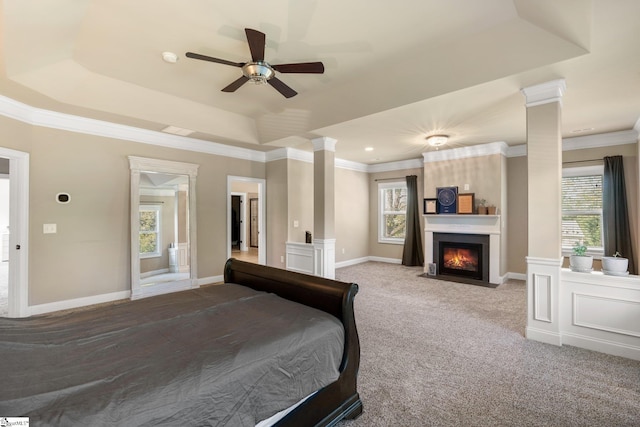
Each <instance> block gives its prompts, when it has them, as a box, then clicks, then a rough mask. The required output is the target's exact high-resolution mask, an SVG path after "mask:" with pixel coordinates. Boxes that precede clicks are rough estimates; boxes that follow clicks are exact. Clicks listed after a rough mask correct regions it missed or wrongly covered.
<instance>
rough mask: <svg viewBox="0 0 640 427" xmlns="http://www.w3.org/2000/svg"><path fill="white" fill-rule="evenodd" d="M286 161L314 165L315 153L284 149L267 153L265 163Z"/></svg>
mask: <svg viewBox="0 0 640 427" xmlns="http://www.w3.org/2000/svg"><path fill="white" fill-rule="evenodd" d="M285 159H287V160H299V161H301V162H306V163H313V153H310V152H309V151H303V150H298V149H295V148H290V147H282V148H278V149H276V150H271V151H268V152H266V153H265V162H274V161H276V160H285Z"/></svg>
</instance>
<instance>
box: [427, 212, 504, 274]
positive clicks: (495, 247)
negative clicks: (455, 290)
mask: <svg viewBox="0 0 640 427" xmlns="http://www.w3.org/2000/svg"><path fill="white" fill-rule="evenodd" d="M500 219H501V218H500V215H424V224H425V234H424V237H425V238H424V261H425V273H428V270H429V264H431V263H436V264H439V260H438V257H439V253H438V251H437V250H434V243H433V239H434V234H437V233H444V234H449V235H452V236H455V235H480V236H484V238H486V239H488V241H489V243H488V245H487V246H483V248H482V250H483V257H484V258H485V259H486V262H487V263H488V268H485V266H484V265H483V267H482V268H483V278H482V280H481V281H482V282H483V283H484V285H485V286H486V285H491V286H494V285H495V286H497V285H500V284H502V282H503V277H502V276H501V275H500V271H501V270H500V260H501V231H502V226H501V220H500ZM467 238H468V237H464V238H463V239H467ZM487 254H488V256H487ZM438 267H439V268H438V271H437V274H440V265H438ZM442 278H443V279H444V278H445V277H442ZM446 279H447V280H454V279H452V278H449V277H447V278H446ZM471 280H477V283H474V284H480V283H479V282H480V280H478V279H471Z"/></svg>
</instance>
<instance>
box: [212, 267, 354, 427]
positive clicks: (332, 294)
mask: <svg viewBox="0 0 640 427" xmlns="http://www.w3.org/2000/svg"><path fill="white" fill-rule="evenodd" d="M224 281H225V282H226V283H236V284H239V285H243V286H247V287H250V288H252V289H255V290H258V291H264V292H271V293H274V294H276V295H278V296H280V297H281V298H285V299H288V300H291V301H295V302H297V303H300V304H304V305H307V306H310V307H313V308H316V309H319V310H322V311H325V312H327V313H329V314H331V315H333V316H335V317H337V318H338V319H340V321H341V322H342V324H343V326H344V332H345V341H344V353H343V355H342V363H341V364H340V376H339V378H338V379H337V380H336V381H335V382H333V383H331V384H329V385H328V386H326V387H324V388H323V389H321V390H319V391H318V392H317V393H316V394H314V395H313V396H312V397H311V398H309V399H307V400H306V401H305V402H304V403H303V404H301V405H300V406H298V407H297V408H296V409H294V410H293V411H291V412H290V413H289V414H288V415H287V416H286V417H284V418H283V419H281V420H280V421H279V422H278V423H277V424H276V425H277V426H279V427H288V426H296V427H301V426H332V425H335V424H337V423H338V422H339V421H340V420H342V419H345V418H346V419H351V418H355V417H357V416H358V415H360V414H361V413H362V402H361V401H360V396H359V395H358V390H357V376H358V369H359V366H360V341H359V338H358V331H357V329H356V322H355V317H354V312H353V300H354V298H355V296H356V294H357V292H358V285H356V284H355V283H345V282H339V281H337V280H331V279H326V278H324V277H317V276H310V275H306V274H301V273H296V272H292V271H286V270H282V269H279V268H274V267H267V266H264V265H258V264H251V263H248V262H244V261H239V260H236V259H234V258H231V259H229V260H228V261H227V262H226V264H225V268H224Z"/></svg>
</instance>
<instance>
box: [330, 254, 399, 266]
mask: <svg viewBox="0 0 640 427" xmlns="http://www.w3.org/2000/svg"><path fill="white" fill-rule="evenodd" d="M369 261H375V262H386V263H389V264H402V260H401V259H396V258H382V257H378V256H365V257H362V258H354V259H348V260H346V261H340V262H336V268H342V267H349V266H350V265H357V264H362V263H365V262H369Z"/></svg>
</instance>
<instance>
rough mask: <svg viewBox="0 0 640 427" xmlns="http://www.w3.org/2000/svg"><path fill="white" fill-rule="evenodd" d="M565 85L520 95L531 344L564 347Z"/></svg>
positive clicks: (531, 89)
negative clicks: (524, 138)
mask: <svg viewBox="0 0 640 427" xmlns="http://www.w3.org/2000/svg"><path fill="white" fill-rule="evenodd" d="M565 89H566V85H565V82H564V80H554V81H551V82H547V83H542V84H539V85H536V86H530V87H527V88H524V89H522V93H523V94H524V96H525V98H526V106H527V168H528V171H527V173H528V177H527V178H528V192H527V194H528V199H527V202H528V226H527V230H528V251H527V253H528V256H527V327H526V336H527V338H529V339H533V340H536V341H542V342H546V343H549V344H555V345H562V338H561V333H560V315H559V314H560V310H559V307H560V270H561V266H562V249H561V247H562V208H561V197H562V135H561V125H562V120H561V112H562V104H561V102H562V95H563V94H564V91H565Z"/></svg>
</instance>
